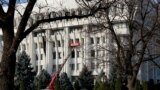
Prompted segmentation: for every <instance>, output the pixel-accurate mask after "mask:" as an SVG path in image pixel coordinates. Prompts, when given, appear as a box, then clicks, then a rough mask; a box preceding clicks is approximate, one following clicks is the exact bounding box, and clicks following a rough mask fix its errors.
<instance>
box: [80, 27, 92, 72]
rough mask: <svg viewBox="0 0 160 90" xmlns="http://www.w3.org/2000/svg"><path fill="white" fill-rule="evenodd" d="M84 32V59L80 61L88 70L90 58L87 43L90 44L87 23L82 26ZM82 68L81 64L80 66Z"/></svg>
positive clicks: (89, 68)
mask: <svg viewBox="0 0 160 90" xmlns="http://www.w3.org/2000/svg"><path fill="white" fill-rule="evenodd" d="M83 29H84V30H85V31H86V33H85V40H84V42H85V43H84V60H85V61H82V62H83V63H84V64H85V65H86V66H87V67H88V70H91V60H89V57H90V49H89V45H90V35H89V32H88V30H89V29H88V25H85V26H84V28H83ZM82 68H83V66H82Z"/></svg>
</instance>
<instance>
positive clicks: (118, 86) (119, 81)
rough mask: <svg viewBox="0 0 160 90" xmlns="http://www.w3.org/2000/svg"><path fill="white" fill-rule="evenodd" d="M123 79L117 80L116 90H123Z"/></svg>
mask: <svg viewBox="0 0 160 90" xmlns="http://www.w3.org/2000/svg"><path fill="white" fill-rule="evenodd" d="M121 86H122V84H121V79H119V78H117V79H116V81H115V90H121Z"/></svg>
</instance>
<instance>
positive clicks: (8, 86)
mask: <svg viewBox="0 0 160 90" xmlns="http://www.w3.org/2000/svg"><path fill="white" fill-rule="evenodd" d="M15 61H16V54H12V55H7V54H5V55H4V54H3V56H2V61H1V63H0V90H13V89H14V73H15Z"/></svg>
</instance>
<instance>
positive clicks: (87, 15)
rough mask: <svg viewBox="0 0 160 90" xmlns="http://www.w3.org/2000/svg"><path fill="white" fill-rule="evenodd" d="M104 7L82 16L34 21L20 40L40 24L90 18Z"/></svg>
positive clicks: (66, 16)
mask: <svg viewBox="0 0 160 90" xmlns="http://www.w3.org/2000/svg"><path fill="white" fill-rule="evenodd" d="M104 8H105V7H101V6H99V7H97V8H96V9H94V10H92V11H90V12H89V11H88V12H89V13H87V14H84V15H65V16H61V17H54V18H48V19H42V20H38V21H36V22H35V23H34V24H33V25H32V26H31V27H29V28H28V29H27V30H25V32H24V33H23V34H22V36H21V38H20V39H21V40H23V39H24V38H25V37H26V36H27V35H28V34H29V33H30V32H32V31H33V30H34V29H36V28H37V27H38V26H39V25H40V24H42V23H47V22H52V21H57V20H67V19H82V18H85V17H90V16H93V15H94V14H95V13H97V12H98V11H99V10H100V9H104Z"/></svg>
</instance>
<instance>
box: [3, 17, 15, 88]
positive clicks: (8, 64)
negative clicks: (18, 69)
mask: <svg viewBox="0 0 160 90" xmlns="http://www.w3.org/2000/svg"><path fill="white" fill-rule="evenodd" d="M2 31H3V42H4V46H3V54H2V57H1V62H0V90H14V73H15V64H16V51H17V48H18V44H17V45H16V44H13V42H14V41H13V40H14V28H13V21H12V18H9V19H8V20H7V21H6V22H4V23H3V26H2Z"/></svg>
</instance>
